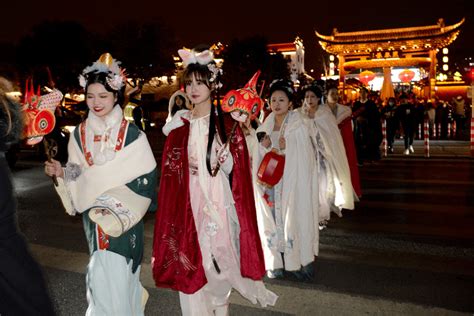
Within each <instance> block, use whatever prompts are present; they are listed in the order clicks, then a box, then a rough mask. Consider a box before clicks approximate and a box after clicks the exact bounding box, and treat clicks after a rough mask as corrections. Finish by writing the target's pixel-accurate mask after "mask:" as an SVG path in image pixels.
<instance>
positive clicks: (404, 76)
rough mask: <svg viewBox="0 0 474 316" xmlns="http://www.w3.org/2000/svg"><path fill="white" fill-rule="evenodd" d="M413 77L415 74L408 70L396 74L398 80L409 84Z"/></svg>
mask: <svg viewBox="0 0 474 316" xmlns="http://www.w3.org/2000/svg"><path fill="white" fill-rule="evenodd" d="M414 77H415V72H414V71H413V70H410V69H405V70H403V71H402V72H400V73H399V74H398V78H399V79H400V80H401V81H402V82H410V81H411V80H412V79H413V78H414Z"/></svg>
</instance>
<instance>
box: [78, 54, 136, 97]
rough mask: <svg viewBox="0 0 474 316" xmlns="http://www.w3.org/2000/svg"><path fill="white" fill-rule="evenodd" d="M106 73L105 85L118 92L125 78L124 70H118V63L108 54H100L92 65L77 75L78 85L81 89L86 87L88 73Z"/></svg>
mask: <svg viewBox="0 0 474 316" xmlns="http://www.w3.org/2000/svg"><path fill="white" fill-rule="evenodd" d="M100 72H104V73H107V84H108V85H109V86H110V87H111V88H112V89H114V90H116V91H118V90H120V89H122V88H123V86H124V85H125V82H126V80H127V77H126V75H125V70H124V69H122V68H120V61H118V60H116V59H114V58H112V55H110V54H109V53H105V54H102V55H101V56H100V57H99V59H98V60H97V61H95V62H94V63H93V64H92V65H90V66H88V67H86V68H84V70H83V71H82V74H80V75H79V85H80V86H81V87H83V88H85V87H86V85H87V76H88V74H90V73H100Z"/></svg>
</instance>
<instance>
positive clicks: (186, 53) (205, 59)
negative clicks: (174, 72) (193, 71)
mask: <svg viewBox="0 0 474 316" xmlns="http://www.w3.org/2000/svg"><path fill="white" fill-rule="evenodd" d="M178 54H179V57H181V59H182V60H183V66H184V67H187V66H188V65H189V64H196V63H199V64H201V65H207V64H209V63H210V62H211V61H212V60H213V59H214V54H213V53H212V52H211V51H210V50H205V51H202V52H200V53H198V52H195V51H194V50H189V49H180V50H178Z"/></svg>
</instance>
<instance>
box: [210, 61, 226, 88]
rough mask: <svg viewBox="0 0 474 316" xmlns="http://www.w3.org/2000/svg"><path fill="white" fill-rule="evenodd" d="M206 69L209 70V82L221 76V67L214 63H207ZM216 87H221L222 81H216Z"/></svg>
mask: <svg viewBox="0 0 474 316" xmlns="http://www.w3.org/2000/svg"><path fill="white" fill-rule="evenodd" d="M207 69H209V71H210V72H211V78H209V82H211V83H212V82H216V80H217V78H218V76H222V74H223V71H222V69H221V68H219V67H217V65H216V64H207ZM217 88H222V83H221V82H217Z"/></svg>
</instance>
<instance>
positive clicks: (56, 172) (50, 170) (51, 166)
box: [44, 159, 64, 178]
mask: <svg viewBox="0 0 474 316" xmlns="http://www.w3.org/2000/svg"><path fill="white" fill-rule="evenodd" d="M44 173H46V175H47V176H49V177H52V176H56V177H59V178H64V170H63V168H62V167H61V163H60V162H59V161H57V160H54V159H51V162H49V161H45V162H44Z"/></svg>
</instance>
